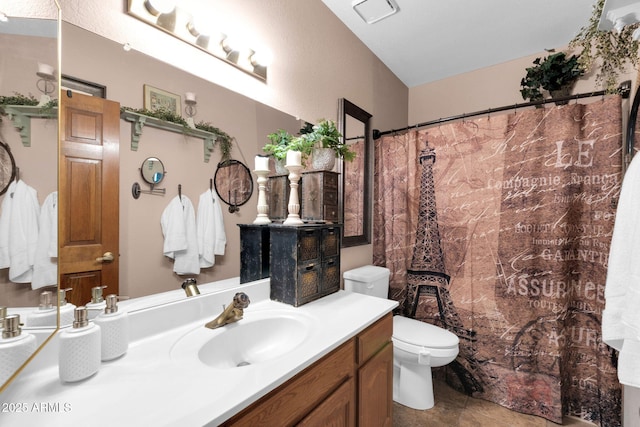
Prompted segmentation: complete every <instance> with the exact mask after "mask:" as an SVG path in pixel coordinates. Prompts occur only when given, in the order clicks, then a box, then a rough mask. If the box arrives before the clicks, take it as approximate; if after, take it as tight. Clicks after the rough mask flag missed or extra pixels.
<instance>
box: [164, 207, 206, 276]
mask: <svg viewBox="0 0 640 427" xmlns="http://www.w3.org/2000/svg"><path fill="white" fill-rule="evenodd" d="M160 224H161V226H162V234H163V235H164V247H163V253H164V255H165V256H167V257H169V258H172V259H173V260H174V263H173V271H174V272H176V273H177V274H200V264H199V261H198V238H197V235H196V214H195V211H194V209H193V204H192V203H191V200H189V198H188V197H186V196H184V195H183V196H182V197H179V196H176V197H174V198H173V199H172V200H171V202H169V205H168V206H167V207H166V208H165V210H164V212H162V216H161V218H160Z"/></svg>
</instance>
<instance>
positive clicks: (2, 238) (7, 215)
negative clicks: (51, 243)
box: [0, 181, 16, 268]
mask: <svg viewBox="0 0 640 427" xmlns="http://www.w3.org/2000/svg"><path fill="white" fill-rule="evenodd" d="M15 190H16V182H15V181H12V182H11V183H10V184H9V188H8V189H7V191H6V193H4V199H3V200H2V207H0V209H1V210H0V268H9V266H10V265H11V257H9V230H10V229H11V205H12V202H13V197H11V195H12V194H13V192H14V191H15Z"/></svg>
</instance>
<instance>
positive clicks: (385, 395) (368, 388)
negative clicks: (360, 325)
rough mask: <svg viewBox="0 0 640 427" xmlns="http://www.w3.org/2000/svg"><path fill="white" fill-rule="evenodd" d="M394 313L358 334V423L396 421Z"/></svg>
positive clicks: (371, 423) (360, 424)
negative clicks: (394, 416)
mask: <svg viewBox="0 0 640 427" xmlns="http://www.w3.org/2000/svg"><path fill="white" fill-rule="evenodd" d="M392 334H393V316H392V315H391V313H389V314H387V315H386V316H385V317H383V318H382V319H380V320H379V321H378V322H376V323H374V324H373V325H372V326H370V327H369V328H367V329H366V330H365V331H364V332H362V333H361V334H359V335H358V337H357V343H358V344H357V348H358V355H357V363H358V425H359V426H362V427H365V426H366V427H375V426H389V427H391V425H392V424H393V343H392V342H391V336H392Z"/></svg>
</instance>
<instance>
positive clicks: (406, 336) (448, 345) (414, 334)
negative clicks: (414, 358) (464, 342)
mask: <svg viewBox="0 0 640 427" xmlns="http://www.w3.org/2000/svg"><path fill="white" fill-rule="evenodd" d="M392 341H393V345H394V346H395V347H396V348H398V349H401V350H404V351H407V352H410V353H414V354H420V353H421V352H422V351H424V350H425V349H428V350H429V351H430V352H431V354H432V355H433V356H435V357H438V356H443V357H444V356H447V355H449V354H451V352H452V351H456V352H457V351H458V343H459V342H460V340H459V338H458V337H457V336H456V335H455V334H454V333H451V332H449V331H447V330H446V329H443V328H439V327H437V326H435V325H431V324H429V323H425V322H421V321H419V320H415V319H410V318H408V317H403V316H394V317H393V337H392Z"/></svg>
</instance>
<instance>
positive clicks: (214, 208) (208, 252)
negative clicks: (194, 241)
mask: <svg viewBox="0 0 640 427" xmlns="http://www.w3.org/2000/svg"><path fill="white" fill-rule="evenodd" d="M196 230H197V234H198V254H199V258H200V267H201V268H208V267H212V266H213V265H214V264H215V262H216V260H215V255H224V249H225V245H226V243H227V237H226V234H225V231H224V221H223V217H222V208H221V206H220V200H218V196H217V195H216V194H215V193H214V192H213V191H211V189H209V190H207V191H205V192H204V193H202V194H201V195H200V199H199V201H198V215H197V216H196Z"/></svg>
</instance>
